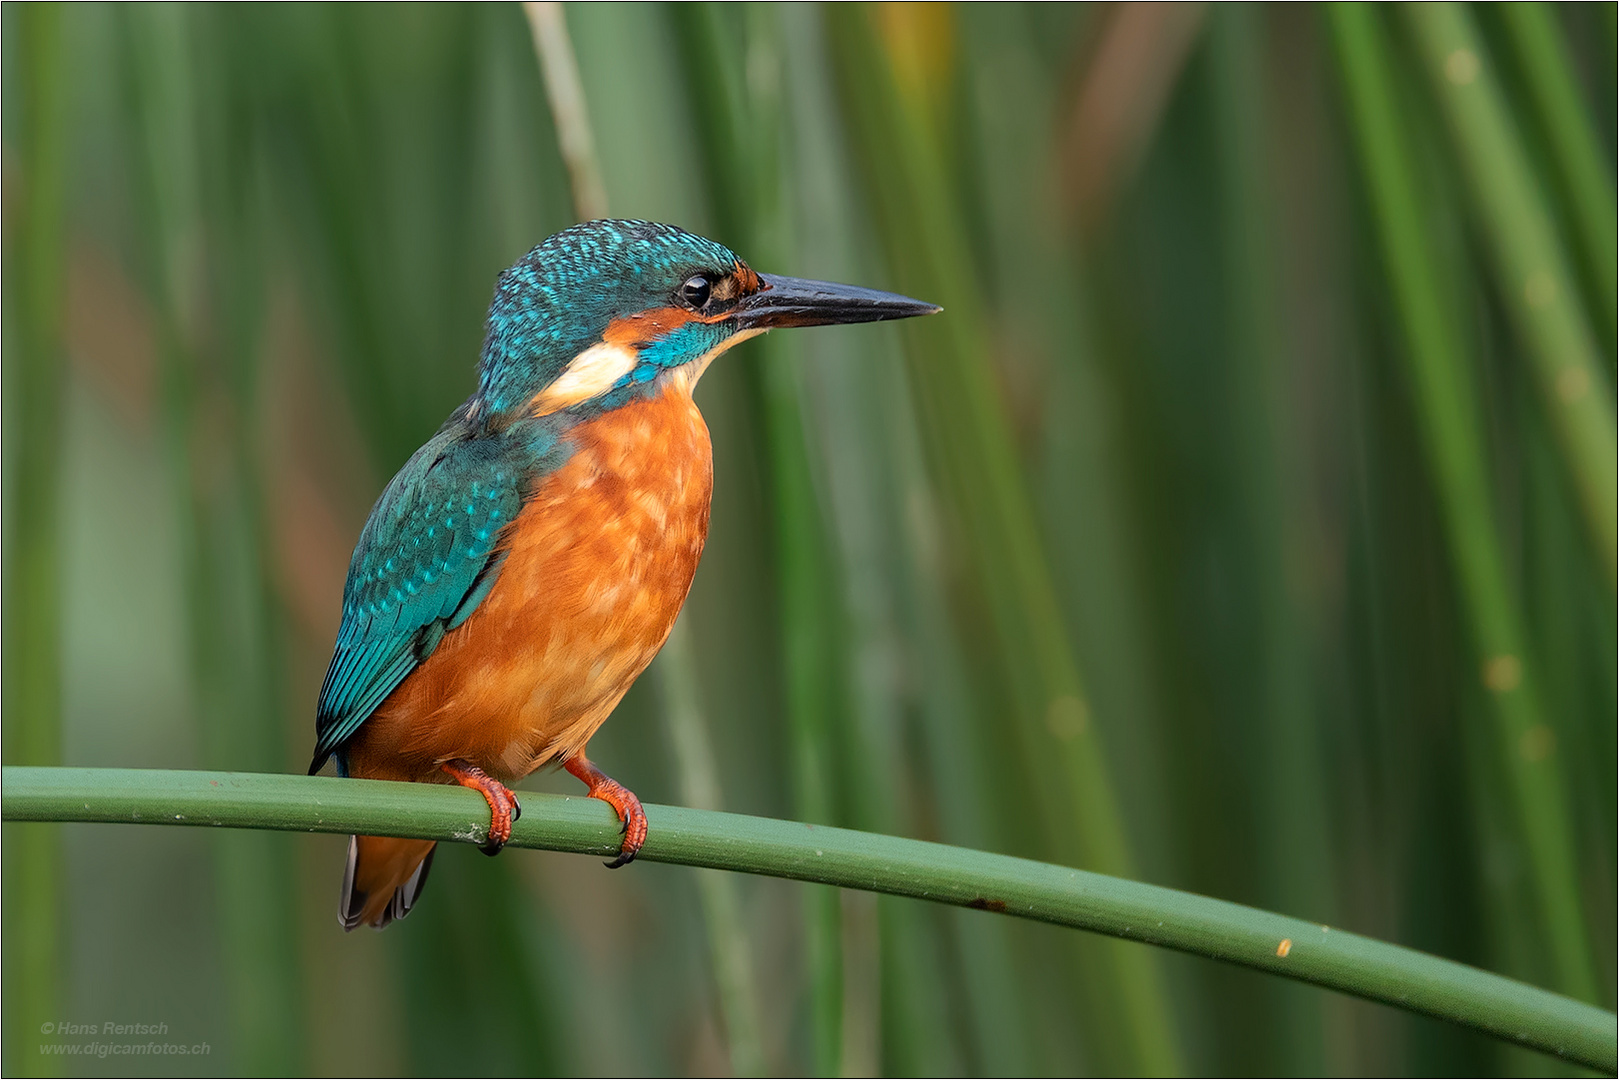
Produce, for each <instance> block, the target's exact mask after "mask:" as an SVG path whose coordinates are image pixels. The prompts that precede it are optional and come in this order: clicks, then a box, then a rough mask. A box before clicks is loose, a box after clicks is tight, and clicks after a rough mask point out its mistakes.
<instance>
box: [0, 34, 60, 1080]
mask: <svg viewBox="0 0 1619 1080" xmlns="http://www.w3.org/2000/svg"><path fill="white" fill-rule="evenodd" d="M67 18H68V16H67V15H66V13H65V12H64V11H63V10H62V9H61V7H60V6H58V5H55V4H39V5H35V6H32V7H17V8H13V7H8V8H6V9H5V14H4V28H5V40H6V55H5V82H4V87H5V102H6V105H5V170H6V171H5V208H6V222H5V226H6V227H5V263H6V267H7V273H6V275H5V354H6V363H5V366H4V371H5V395H4V399H5V480H6V486H5V514H4V517H5V560H4V562H5V585H4V589H5V616H4V618H5V672H6V677H5V683H4V702H5V715H6V724H5V740H4V741H5V755H6V760H7V761H13V762H19V763H20V762H27V763H29V764H39V765H54V764H59V763H60V761H61V753H62V735H61V700H62V690H61V682H60V680H61V648H62V619H61V610H62V599H61V598H62V580H63V579H62V574H63V573H64V571H66V572H71V567H66V568H64V567H63V566H62V564H61V560H60V558H59V557H58V553H59V551H60V544H61V540H60V529H59V522H58V517H59V506H60V504H61V500H62V495H61V475H62V470H61V467H60V462H61V458H62V449H63V448H62V429H63V424H62V420H63V416H64V413H65V410H64V408H63V401H64V383H65V377H64V364H63V361H64V356H63V340H62V336H63V314H64V310H63V308H64V303H63V301H64V292H65V284H66V281H65V279H66V258H65V255H66V242H65V241H66V218H67V190H68V172H67V166H68V161H67V157H68V149H69V147H68V142H69V138H68V136H69V132H70V131H71V130H72V125H73V122H74V116H73V113H72V111H71V110H72V108H73V104H74V103H73V101H72V96H71V95H72V89H73V79H72V77H71V70H70V68H71V62H72V54H71V51H70V50H71V47H72V45H73V44H74V42H73V41H72V39H71V37H70V36H69V35H70V31H71V26H70V24H69V23H68V22H67ZM6 841H7V842H6V845H5V870H6V877H7V879H8V880H9V881H10V882H11V883H12V884H11V887H10V888H8V889H7V890H6V897H5V928H6V935H7V938H8V940H9V941H10V942H11V948H9V949H8V950H7V951H6V958H5V977H6V985H7V995H6V996H7V998H8V1002H7V1011H6V1017H5V1023H4V1025H3V1028H4V1032H5V1039H4V1043H5V1071H6V1072H8V1073H10V1074H12V1075H20V1074H21V1073H23V1072H24V1071H30V1072H32V1071H34V1070H36V1069H37V1070H39V1071H40V1074H41V1075H54V1074H56V1073H58V1072H59V1071H60V1068H59V1063H56V1062H50V1061H41V1060H40V1059H37V1058H34V1057H33V1055H29V1054H27V1053H26V1050H25V1048H26V1047H29V1046H30V1045H32V1044H33V1043H34V1041H35V1039H36V1036H37V1032H38V1028H37V1025H38V1024H39V1023H40V1018H41V1017H52V1016H57V1015H59V1014H60V1012H61V1009H62V1007H63V1004H64V1002H65V1001H66V1000H67V994H66V990H67V989H68V988H67V987H65V986H64V985H63V980H62V978H61V973H62V968H63V962H64V958H65V957H66V955H67V953H66V946H67V945H68V943H69V942H70V941H71V936H70V934H69V933H67V932H66V929H65V928H64V927H63V926H62V925H61V919H60V911H61V906H62V898H63V888H62V885H63V882H62V856H61V848H60V843H61V840H60V835H59V832H58V830H57V829H55V828H54V827H53V828H47V829H43V830H40V831H39V832H37V833H34V832H21V833H17V832H12V831H10V830H8V831H7V835H6Z"/></svg>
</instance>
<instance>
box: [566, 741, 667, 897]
mask: <svg viewBox="0 0 1619 1080" xmlns="http://www.w3.org/2000/svg"><path fill="white" fill-rule="evenodd" d="M562 767H563V768H564V769H567V770H568V771H569V772H571V773H573V775H575V776H577V777H578V778H579V779H580V780H583V781H584V782H585V784H586V785H587V786H588V787H589V788H590V790H589V791H588V792H587V793H586V794H588V795H589V796H590V797H591V798H592V799H600V800H601V801H602V802H604V803H606V804H607V805H608V806H611V807H612V808H613V812H614V813H616V814H617V815H618V820H620V821H622V822H623V823H624V843H623V844H622V845H620V846H619V849H618V858H616V859H614V860H613V861H612V862H610V863H608V864H607V868H608V869H609V870H616V869H618V868H619V867H620V866H623V865H624V864H625V863H627V862H630V861H631V860H633V859H634V858H635V854H636V852H638V851H640V850H641V845H642V844H644V843H646V811H645V810H643V809H641V800H640V799H637V798H636V797H635V792H633V791H631V790H630V789H629V788H627V787H625V786H624V785H623V784H621V783H619V782H618V781H617V780H614V779H613V778H612V777H611V776H608V775H607V774H606V773H604V772H602V771H601V770H600V769H598V768H596V766H594V765H592V764H591V763H590V760H589V759H588V758H586V757H585V755H583V754H575V755H573V757H571V758H569V759H568V760H567V761H564V762H563V763H562Z"/></svg>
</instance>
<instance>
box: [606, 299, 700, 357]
mask: <svg viewBox="0 0 1619 1080" xmlns="http://www.w3.org/2000/svg"><path fill="white" fill-rule="evenodd" d="M696 318H697V316H696V315H694V314H692V313H691V312H689V311H686V310H685V309H683V308H673V307H662V308H650V309H648V310H646V311H642V312H638V313H637V314H634V315H631V316H629V317H627V318H623V319H614V320H613V321H612V322H610V323H608V324H607V330H606V332H604V333H603V334H602V340H603V341H605V342H607V343H608V344H609V345H624V346H627V347H629V348H632V349H638V348H640V347H641V346H642V345H648V344H651V343H652V342H654V341H657V340H658V339H659V338H661V337H665V336H667V335H668V334H671V333H673V332H674V331H676V330H678V329H680V328H681V327H682V326H685V325H686V324H687V323H689V322H691V321H693V320H694V319H696Z"/></svg>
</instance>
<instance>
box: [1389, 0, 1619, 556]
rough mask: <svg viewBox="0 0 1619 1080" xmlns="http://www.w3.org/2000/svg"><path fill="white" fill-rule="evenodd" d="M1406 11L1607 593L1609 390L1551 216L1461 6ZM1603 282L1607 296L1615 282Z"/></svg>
mask: <svg viewBox="0 0 1619 1080" xmlns="http://www.w3.org/2000/svg"><path fill="white" fill-rule="evenodd" d="M1509 7H1510V5H1509ZM1403 14H1404V16H1405V19H1406V25H1407V26H1408V27H1409V29H1410V31H1411V36H1412V38H1413V40H1414V41H1415V43H1416V46H1417V49H1418V51H1419V53H1420V54H1421V57H1422V61H1423V67H1424V69H1425V71H1426V72H1427V74H1428V75H1429V76H1430V77H1431V78H1432V80H1433V87H1434V92H1435V95H1436V96H1437V97H1438V99H1439V102H1440V105H1441V107H1442V108H1443V110H1444V114H1445V118H1446V120H1447V121H1448V123H1449V127H1450V132H1451V135H1452V138H1453V139H1454V142H1455V147H1456V153H1457V156H1458V158H1460V160H1461V164H1462V169H1461V171H1462V173H1463V175H1464V176H1465V177H1466V179H1467V183H1468V184H1469V186H1470V187H1471V189H1472V195H1473V204H1474V209H1475V211H1476V217H1477V224H1478V228H1479V231H1480V232H1481V233H1482V234H1483V236H1484V239H1485V241H1486V243H1487V245H1488V249H1489V252H1490V255H1491V257H1492V258H1493V260H1494V268H1495V277H1496V283H1497V285H1498V286H1499V287H1500V292H1501V296H1502V299H1503V301H1504V302H1505V304H1506V308H1507V312H1508V314H1509V315H1510V316H1511V318H1512V322H1513V325H1514V327H1515V328H1516V329H1517V332H1518V336H1519V338H1520V339H1521V341H1522V343H1523V351H1524V354H1525V359H1526V360H1527V361H1528V362H1529V365H1530V369H1531V371H1532V373H1533V375H1534V378H1535V380H1536V382H1537V384H1538V385H1539V387H1540V392H1541V398H1542V401H1543V402H1544V404H1545V407H1546V410H1547V413H1548V415H1549V417H1550V419H1551V427H1552V430H1553V431H1554V432H1555V433H1556V435H1557V439H1558V442H1559V444H1560V445H1561V449H1562V451H1563V458H1564V461H1565V463H1566V465H1567V467H1568V471H1569V474H1570V476H1571V478H1572V481H1573V485H1574V490H1575V491H1576V493H1577V494H1578V497H1579V501H1580V506H1581V509H1582V510H1583V511H1584V516H1585V521H1586V526H1587V528H1588V529H1589V530H1590V533H1591V542H1592V546H1593V549H1594V551H1595V553H1596V556H1597V558H1598V559H1599V560H1600V564H1601V566H1602V568H1603V572H1604V573H1605V574H1606V575H1607V579H1608V584H1609V585H1610V586H1612V585H1614V583H1615V581H1616V580H1619V568H1616V563H1615V560H1616V545H1619V526H1616V519H1619V497H1616V495H1615V486H1616V485H1619V470H1616V466H1615V454H1616V450H1615V441H1614V439H1615V436H1614V414H1613V403H1612V400H1611V390H1610V389H1608V387H1607V380H1606V379H1605V378H1604V377H1603V368H1604V365H1603V364H1602V363H1601V359H1600V354H1599V352H1598V350H1597V344H1596V340H1595V339H1594V338H1593V337H1592V334H1591V328H1590V324H1589V322H1588V320H1587V318H1586V314H1585V312H1584V311H1583V310H1582V308H1581V306H1580V303H1579V295H1580V294H1579V291H1578V290H1577V288H1576V285H1575V281H1574V275H1573V274H1572V273H1571V272H1570V270H1569V266H1568V260H1567V258H1566V257H1565V256H1564V254H1563V249H1562V245H1561V244H1560V243H1559V242H1558V238H1557V230H1556V227H1555V225H1554V223H1553V221H1552V215H1551V210H1550V208H1549V207H1548V206H1547V204H1546V200H1545V198H1544V196H1543V194H1542V192H1541V191H1540V188H1539V186H1538V185H1537V184H1536V182H1535V178H1534V174H1533V172H1532V170H1531V169H1530V166H1529V158H1528V154H1527V152H1526V151H1525V150H1524V147H1523V143H1522V140H1521V139H1520V138H1519V136H1518V132H1517V130H1516V128H1515V127H1514V126H1513V122H1512V116H1511V113H1510V112H1509V111H1508V109H1507V105H1506V101H1505V100H1504V99H1503V97H1502V94H1501V89H1500V87H1499V85H1498V84H1497V82H1496V78H1495V73H1494V71H1493V69H1492V67H1491V65H1490V61H1489V56H1488V54H1487V53H1486V52H1485V50H1484V44H1483V42H1482V41H1481V40H1480V38H1479V35H1478V31H1477V29H1476V28H1475V26H1474V24H1473V18H1472V16H1471V15H1469V14H1468V12H1467V9H1466V8H1465V7H1463V6H1462V5H1460V4H1451V3H1434V4H1414V5H1412V6H1411V7H1409V8H1406V9H1403ZM1596 197H1597V198H1598V199H1599V200H1603V201H1605V204H1606V206H1607V209H1608V214H1607V221H1606V225H1603V224H1602V223H1601V222H1592V223H1591V226H1592V227H1594V228H1597V229H1604V228H1605V230H1606V231H1605V232H1602V233H1601V235H1600V237H1599V238H1598V239H1597V241H1596V242H1597V243H1600V244H1602V245H1604V247H1605V249H1606V250H1607V252H1608V254H1607V257H1608V258H1609V259H1612V257H1613V253H1612V248H1613V245H1614V231H1613V205H1612V204H1613V190H1612V188H1611V187H1609V188H1608V189H1607V192H1606V194H1605V195H1602V194H1600V193H1598V195H1597V196H1596ZM1599 216H1600V215H1599ZM1608 280H1609V282H1610V285H1609V287H1608V288H1607V292H1608V293H1610V294H1611V293H1612V292H1613V289H1612V286H1611V282H1612V278H1611V277H1610V278H1609V279H1608Z"/></svg>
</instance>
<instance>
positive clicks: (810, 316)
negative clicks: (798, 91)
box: [479, 221, 939, 416]
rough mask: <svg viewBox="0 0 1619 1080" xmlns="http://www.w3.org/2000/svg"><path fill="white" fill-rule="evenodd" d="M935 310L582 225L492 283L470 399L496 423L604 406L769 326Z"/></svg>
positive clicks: (656, 234) (687, 245) (645, 226)
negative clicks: (499, 418) (475, 391)
mask: <svg viewBox="0 0 1619 1080" xmlns="http://www.w3.org/2000/svg"><path fill="white" fill-rule="evenodd" d="M938 310H939V308H937V307H935V306H934V305H932V304H925V303H922V302H921V301H918V300H911V299H908V298H906V297H903V296H896V295H895V294H893V293H884V292H876V291H874V290H871V289H861V288H856V287H854V286H850V285H834V284H832V283H830V282H824V281H802V280H799V279H797V278H786V277H776V276H774V275H765V274H758V273H755V272H754V271H753V270H752V269H750V268H749V267H748V265H747V264H746V263H744V262H743V261H742V260H741V259H739V258H737V257H736V255H735V254H733V253H732V252H731V251H730V250H728V249H727V248H726V247H724V246H723V245H721V244H717V243H715V242H714V241H712V240H705V239H703V238H702V237H700V236H694V235H692V234H691V233H689V232H686V231H685V230H683V229H677V228H675V227H674V226H672V225H659V224H657V223H655V222H649V221H589V222H585V223H584V224H582V225H575V226H573V227H572V228H570V229H565V230H563V231H562V232H559V233H557V234H556V235H555V236H553V237H551V238H550V239H548V240H546V241H545V242H544V243H542V244H541V245H540V246H539V247H537V248H535V249H534V250H533V251H531V252H529V253H528V254H527V255H525V256H523V258H522V259H521V260H519V261H518V263H517V265H515V266H513V267H512V268H511V269H509V270H507V271H505V272H504V273H502V274H501V275H500V280H499V281H498V282H497V283H496V285H495V298H494V301H493V303H491V304H490V306H489V322H488V328H487V331H486V334H485V337H484V345H483V358H482V364H481V369H480V371H481V374H480V384H479V397H480V399H481V402H482V404H483V407H484V408H485V409H487V410H488V411H489V413H490V414H491V415H504V416H513V415H514V414H518V415H529V416H543V415H547V414H549V413H554V412H561V411H563V410H570V409H571V410H581V411H585V412H590V411H600V410H604V409H609V408H612V407H614V406H615V405H618V404H621V403H623V402H624V401H627V400H629V399H630V398H632V397H634V396H635V395H637V394H639V393H643V392H645V391H646V390H647V389H649V388H650V387H651V386H652V385H654V384H655V383H656V382H657V380H658V379H659V378H660V377H661V376H663V375H664V374H665V373H668V372H672V371H676V370H684V371H687V372H689V373H690V376H691V377H692V378H693V379H695V377H696V376H697V375H699V374H701V372H702V369H703V368H704V367H705V366H707V364H708V362H709V361H710V360H712V359H713V358H714V357H715V356H717V355H719V354H720V353H721V352H724V351H725V350H726V349H727V348H729V347H730V346H732V345H735V344H737V343H738V342H741V341H745V340H746V339H748V338H750V337H753V336H755V335H757V334H761V333H763V332H764V331H766V330H769V329H771V328H772V327H778V326H821V325H825V324H828V323H855V322H876V321H878V320H882V319H904V318H908V317H910V316H912V315H931V314H933V313H934V312H936V311H938Z"/></svg>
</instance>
